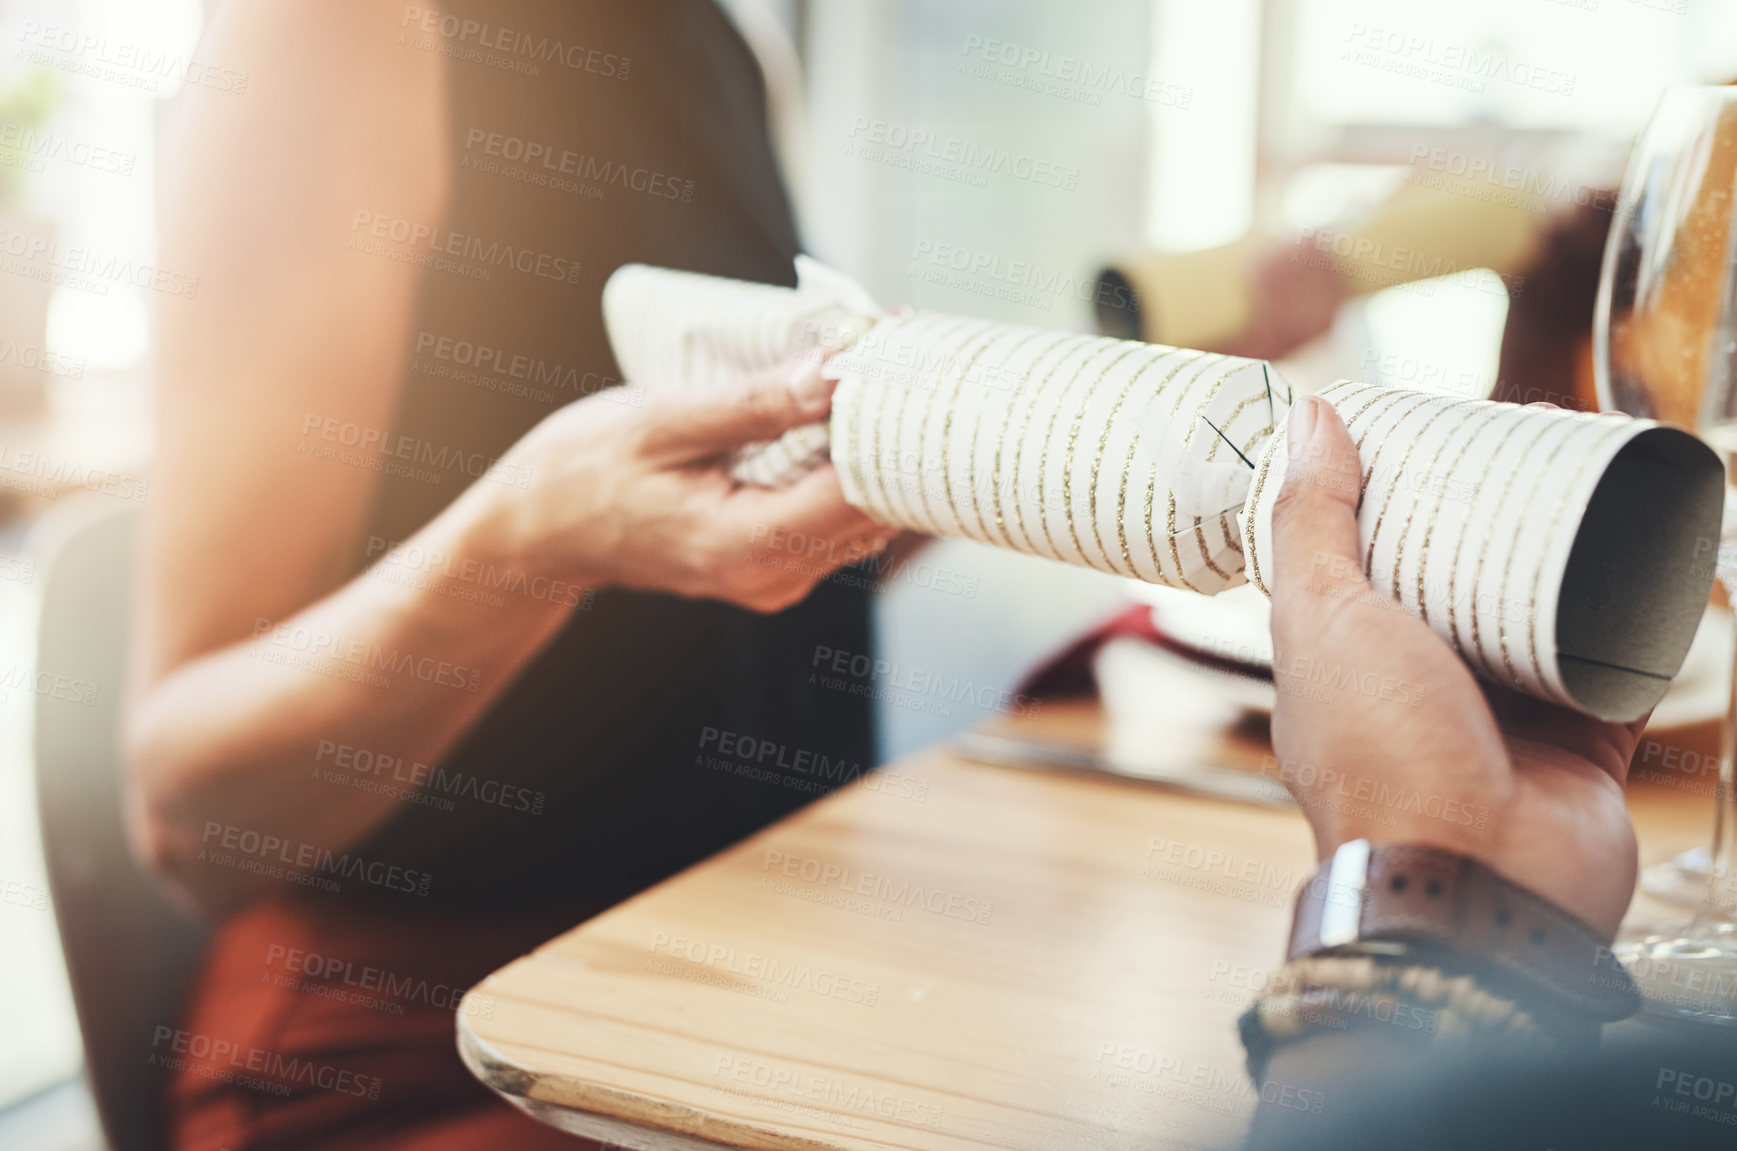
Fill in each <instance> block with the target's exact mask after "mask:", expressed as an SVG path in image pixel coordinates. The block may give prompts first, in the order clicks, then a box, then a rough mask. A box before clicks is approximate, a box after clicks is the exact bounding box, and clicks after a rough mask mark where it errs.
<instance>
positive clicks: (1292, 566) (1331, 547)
mask: <svg viewBox="0 0 1737 1151" xmlns="http://www.w3.org/2000/svg"><path fill="white" fill-rule="evenodd" d="M1285 438H1286V440H1287V445H1286V446H1287V449H1288V453H1289V454H1288V458H1287V460H1286V463H1285V483H1284V486H1283V487H1282V488H1280V489H1279V497H1278V499H1277V500H1276V501H1275V502H1274V504H1273V536H1272V538H1273V577H1274V578H1273V623H1274V627H1275V630H1280V629H1284V628H1288V627H1289V626H1293V625H1294V624H1296V623H1300V622H1301V621H1302V619H1303V618H1306V617H1307V616H1309V615H1312V614H1314V613H1313V612H1312V611H1311V610H1310V608H1311V607H1312V606H1319V605H1320V604H1321V603H1322V602H1323V601H1332V600H1337V601H1339V602H1344V601H1345V600H1347V599H1352V598H1355V597H1356V596H1358V595H1359V594H1361V593H1363V592H1366V591H1368V590H1369V579H1368V577H1367V576H1365V575H1364V573H1363V557H1362V549H1361V548H1360V547H1358V544H1357V505H1358V502H1359V501H1360V499H1361V498H1362V478H1363V465H1362V463H1361V462H1360V461H1359V460H1358V458H1357V445H1356V444H1354V443H1352V442H1351V433H1350V432H1348V431H1346V430H1345V423H1344V421H1343V420H1341V419H1340V418H1339V413H1338V412H1337V411H1335V410H1334V409H1333V405H1331V404H1329V403H1328V402H1327V401H1326V400H1323V399H1321V398H1320V397H1319V396H1304V397H1303V398H1302V399H1301V400H1298V401H1297V403H1296V405H1295V406H1293V407H1292V408H1291V414H1290V418H1289V422H1288V424H1287V427H1286V432H1285Z"/></svg>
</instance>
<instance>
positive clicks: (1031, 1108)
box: [458, 704, 1711, 1151]
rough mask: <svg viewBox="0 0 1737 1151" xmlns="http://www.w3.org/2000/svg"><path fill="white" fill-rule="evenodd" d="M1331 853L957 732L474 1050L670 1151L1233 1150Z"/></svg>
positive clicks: (501, 1013)
mask: <svg viewBox="0 0 1737 1151" xmlns="http://www.w3.org/2000/svg"><path fill="white" fill-rule="evenodd" d="M1098 724H1099V717H1098V713H1097V711H1096V707H1095V705H1094V704H1072V705H1060V706H1056V705H1052V706H1050V707H1049V708H1047V709H1046V711H1045V712H1044V714H1043V715H1041V716H1040V717H1038V718H1036V719H1032V720H1024V721H1021V722H1020V723H1017V724H1013V725H1011V730H1012V731H1013V732H1015V733H1017V734H1019V735H1022V736H1027V737H1036V738H1043V739H1050V740H1067V741H1072V742H1074V743H1077V744H1080V745H1083V746H1089V745H1090V744H1091V743H1092V742H1093V741H1094V740H1095V739H1096V737H1097V729H1098ZM1709 735H1710V733H1709V732H1698V733H1691V734H1690V736H1689V737H1688V738H1687V739H1686V740H1685V739H1678V740H1675V741H1673V742H1675V743H1678V744H1683V745H1685V746H1687V747H1689V748H1690V749H1691V750H1692V751H1694V753H1695V754H1700V753H1702V752H1704V751H1705V750H1706V741H1707V739H1708V737H1709ZM1231 758H1236V757H1235V756H1232V757H1231ZM1652 758H1653V759H1654V760H1656V761H1657V764H1658V765H1662V764H1663V762H1664V756H1663V755H1661V754H1657V753H1655V754H1654V756H1653V757H1652ZM1672 758H1673V759H1674V758H1676V757H1672ZM1695 762H1696V763H1698V761H1695ZM1649 779H1651V780H1652V782H1650V783H1643V784H1641V785H1639V786H1637V787H1636V788H1635V789H1633V791H1632V799H1631V802H1632V805H1633V807H1634V810H1635V812H1636V817H1637V822H1638V823H1639V824H1640V826H1641V828H1642V844H1643V847H1642V853H1643V860H1644V861H1645V862H1654V861H1656V860H1659V859H1663V858H1666V857H1668V856H1669V855H1671V854H1673V853H1675V852H1676V851H1679V850H1681V849H1683V848H1685V847H1688V846H1692V845H1694V844H1695V843H1697V842H1700V841H1702V840H1703V839H1704V838H1705V837H1706V835H1707V832H1708V829H1709V826H1710V821H1711V804H1710V803H1709V799H1708V794H1707V793H1706V792H1704V791H1701V790H1698V789H1697V787H1695V786H1691V785H1693V784H1697V783H1704V784H1706V785H1707V786H1710V784H1711V778H1710V777H1705V776H1701V775H1696V776H1693V777H1692V778H1691V777H1690V776H1687V775H1685V776H1684V778H1683V779H1682V780H1678V779H1676V778H1675V774H1672V773H1670V772H1669V771H1668V769H1665V768H1664V767H1662V766H1655V768H1654V769H1653V770H1652V771H1649ZM1661 781H1662V783H1663V784H1672V785H1674V786H1662V785H1661ZM1312 863H1313V853H1312V850H1311V848H1310V841H1309V836H1308V832H1307V829H1306V827H1305V825H1304V823H1303V820H1302V818H1301V816H1300V815H1298V814H1297V813H1296V812H1295V811H1284V810H1272V809H1262V808H1259V807H1254V806H1246V805H1239V804H1232V803H1226V802H1223V801H1218V800H1211V799H1202V798H1195V797H1191V796H1186V795H1180V794H1174V793H1169V792H1165V791H1160V790H1155V789H1152V788H1149V787H1146V786H1142V785H1139V784H1133V783H1127V782H1122V781H1118V780H1115V779H1095V778H1082V777H1079V776H1068V775H1059V774H1049V773H1038V772H1027V771H1019V770H1013V769H1009V768H1006V767H999V766H992V765H986V764H980V763H973V762H969V761H967V760H964V759H962V758H960V757H958V756H956V755H954V754H951V753H949V752H948V751H945V750H931V751H927V752H924V753H922V754H919V755H916V756H913V757H910V758H908V759H905V760H901V761H899V762H897V763H895V764H893V765H892V766H891V767H890V768H888V769H886V772H885V773H884V776H883V778H882V779H880V780H879V781H877V782H875V783H874V784H873V786H860V785H858V786H851V787H848V788H846V789H844V790H843V791H841V792H838V793H835V794H834V795H832V796H830V797H828V798H826V799H824V800H821V801H820V802H818V803H815V804H814V805H812V806H811V807H808V808H806V809H804V810H803V811H801V812H799V813H797V814H796V815H793V816H792V817H790V818H789V819H786V820H784V821H783V822H782V823H779V824H777V825H776V826H774V827H771V828H769V829H767V830H766V831H765V832H763V833H761V834H760V835H758V836H756V837H754V838H752V839H750V840H748V841H746V842H744V843H742V844H740V845H739V846H737V847H735V848H733V849H731V850H729V851H726V852H724V853H723V854H721V855H719V856H717V857H715V858H713V859H711V860H709V861H707V862H706V863H703V864H700V865H699V866H697V867H694V868H692V869H691V870H689V871H687V872H685V873H684V874H682V875H680V876H677V877H675V878H674V879H671V880H669V881H668V882H666V883H664V884H662V885H660V886H658V887H656V888H654V889H652V890H650V891H648V892H645V893H644V894H642V895H640V896H638V897H636V898H634V899H632V900H630V901H628V902H627V903H625V904H623V905H621V906H619V907H616V908H614V909H612V910H610V911H609V912H606V913H605V914H603V915H599V916H597V917H596V918H595V919H592V920H590V921H589V922H587V923H585V924H584V925H583V926H581V927H578V928H576V929H575V930H573V931H570V932H568V933H567V934H565V935H563V936H561V937H559V938H557V939H555V940H553V941H551V942H550V943H548V944H546V945H545V946H543V947H542V948H541V949H539V950H538V951H537V952H535V953H534V954H532V955H529V956H527V957H525V958H523V959H520V960H518V961H516V962H514V963H512V964H510V965H508V966H507V967H505V968H503V969H502V970H501V971H499V972H497V973H496V974H494V975H492V976H490V977H489V978H488V979H487V980H485V981H484V982H483V983H482V984H480V985H479V986H478V987H476V988H475V989H473V990H472V991H471V993H470V995H469V996H467V997H466V999H465V1001H464V1005H463V1007H462V1008H461V1011H460V1013H459V1016H458V1024H459V1047H460V1050H461V1052H462V1054H463V1056H464V1058H465V1060H466V1062H467V1063H468V1064H469V1066H470V1067H471V1069H472V1070H473V1071H474V1072H475V1073H476V1074H477V1075H478V1076H479V1077H480V1078H481V1079H482V1080H483V1081H484V1082H485V1083H487V1084H488V1085H489V1086H490V1087H492V1088H494V1090H496V1091H497V1092H499V1093H500V1094H501V1095H503V1096H504V1097H505V1098H507V1099H508V1100H510V1101H511V1102H513V1103H514V1104H516V1105H518V1106H520V1107H522V1108H524V1109H525V1110H526V1111H528V1112H529V1113H531V1114H532V1115H534V1116H536V1117H537V1118H539V1119H542V1120H543V1121H545V1122H548V1123H551V1124H553V1125H556V1126H558V1127H562V1128H564V1129H566V1130H570V1131H574V1132H578V1133H582V1134H586V1135H590V1136H592V1137H594V1138H599V1139H603V1140H605V1141H610V1142H614V1143H617V1144H620V1145H623V1146H627V1147H633V1148H640V1149H648V1151H649V1149H657V1151H662V1149H683V1151H690V1149H695V1148H717V1147H751V1148H762V1149H767V1151H796V1149H802V1151H815V1149H823V1148H824V1149H834V1148H836V1149H841V1151H869V1149H874V1151H887V1149H923V1151H965V1149H980V1148H986V1147H989V1148H1032V1149H1043V1151H1058V1149H1063V1148H1129V1149H1135V1148H1138V1149H1140V1151H1151V1149H1153V1148H1160V1147H1189V1146H1226V1145H1229V1144H1231V1143H1233V1142H1234V1140H1235V1139H1236V1138H1237V1136H1238V1135H1239V1134H1240V1132H1241V1130H1242V1128H1243V1127H1244V1125H1245V1124H1246V1121H1247V1117H1248V1115H1249V1113H1250V1111H1251V1109H1252V1107H1253V1105H1254V1103H1255V1101H1256V1098H1255V1091H1254V1088H1253V1087H1251V1086H1250V1084H1249V1083H1248V1079H1247V1076H1246V1075H1245V1074H1244V1073H1243V1063H1242V1051H1241V1047H1240V1045H1239V1044H1238V1041H1237V1038H1236V1034H1235V1030H1234V1027H1233V1020H1234V1019H1235V1018H1236V1016H1237V1015H1238V1014H1239V1013H1240V1012H1241V1011H1242V1010H1243V1008H1244V1007H1245V1006H1246V1005H1247V1003H1248V1001H1249V1000H1250V999H1251V998H1253V997H1254V995H1255V993H1256V991H1257V990H1258V989H1259V987H1260V985H1261V982H1262V980H1263V979H1264V978H1265V975H1266V973H1267V972H1270V971H1272V970H1273V969H1274V968H1275V967H1276V966H1277V965H1278V962H1279V958H1280V950H1281V940H1282V937H1283V934H1284V932H1285V929H1286V927H1287V926H1288V923H1289V906H1290V902H1291V897H1292V892H1293V891H1294V889H1295V888H1296V886H1297V885H1298V883H1299V882H1300V881H1301V880H1302V879H1303V878H1304V877H1305V876H1306V875H1307V874H1308V872H1309V870H1310V869H1311V866H1312ZM1667 910H1668V909H1662V908H1660V907H1658V906H1656V905H1653V904H1651V903H1650V901H1646V900H1640V901H1637V907H1636V914H1637V915H1640V916H1643V917H1650V918H1657V917H1659V916H1660V915H1661V914H1662V913H1665V912H1666V911H1667Z"/></svg>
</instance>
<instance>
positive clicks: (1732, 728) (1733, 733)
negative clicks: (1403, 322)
mask: <svg viewBox="0 0 1737 1151" xmlns="http://www.w3.org/2000/svg"><path fill="white" fill-rule="evenodd" d="M1734 192H1737V89H1733V88H1712V87H1680V88H1671V89H1669V90H1668V91H1666V93H1665V94H1664V96H1663V97H1662V98H1661V99H1660V101H1659V105H1658V107H1657V108H1656V109H1655V110H1654V112H1653V117H1652V119H1651V121H1649V122H1648V124H1647V128H1646V131H1645V132H1644V133H1643V134H1642V136H1641V138H1640V141H1639V143H1638V144H1637V145H1636V147H1635V151H1634V153H1633V155H1632V156H1631V157H1630V158H1629V166H1628V174H1627V176H1626V177H1625V178H1624V180H1623V187H1622V193H1621V196H1620V197H1619V198H1618V200H1617V207H1616V217H1615V219H1614V221H1613V222H1612V224H1611V230H1610V238H1609V240H1608V241H1607V242H1606V245H1605V250H1604V267H1603V271H1602V274H1601V276H1600V279H1599V287H1598V303H1597V312H1596V314H1595V317H1594V328H1593V358H1594V359H1593V362H1594V368H1595V371H1596V374H1597V379H1598V396H1599V402H1600V403H1601V404H1602V405H1603V406H1604V407H1605V408H1615V409H1618V410H1621V411H1625V412H1629V413H1631V414H1633V415H1637V416H1647V417H1650V418H1653V419H1658V420H1664V421H1666V422H1669V423H1673V424H1676V425H1678V426H1679V427H1685V428H1689V429H1691V430H1693V431H1695V432H1698V433H1699V434H1700V435H1701V436H1702V438H1703V439H1705V440H1706V441H1707V442H1708V443H1710V444H1711V445H1713V447H1714V449H1715V450H1717V451H1718V452H1719V453H1720V455H1721V456H1722V457H1723V458H1724V460H1725V466H1726V476H1727V487H1726V516H1725V523H1726V527H1725V531H1724V533H1723V535H1724V539H1723V540H1722V541H1721V544H1720V547H1719V548H1718V550H1717V554H1716V556H1715V557H1707V558H1715V559H1716V560H1717V564H1718V567H1717V571H1718V574H1719V577H1720V579H1721V580H1722V581H1723V582H1724V583H1725V585H1726V588H1727V590H1728V591H1731V592H1732V598H1733V601H1734V602H1737V564H1734V563H1733V562H1732V558H1733V556H1737V547H1734V546H1733V545H1732V540H1733V537H1734V534H1737V533H1733V530H1732V529H1733V527H1734V526H1737V515H1733V510H1734V509H1737V486H1734V485H1737V380H1734V378H1733V369H1734V368H1737V314H1734V307H1737V228H1734V227H1733V220H1734V218H1737V216H1734V212H1737V201H1734ZM1681 562H1694V561H1693V560H1691V559H1688V558H1687V557H1685V558H1684V559H1683V560H1682V561H1681ZM1702 562H1706V559H1705V558H1704V559H1703V561H1702ZM1734 766H1737V676H1734V678H1733V693H1732V696H1731V700H1730V704H1729V707H1728V710H1727V714H1726V717H1725V724H1724V729H1723V734H1722V738H1721V749H1720V762H1719V782H1718V786H1717V789H1716V801H1717V802H1716V810H1715V814H1714V821H1713V845H1712V849H1711V851H1710V852H1705V853H1704V852H1700V851H1694V852H1687V853H1685V854H1684V855H1683V856H1679V857H1678V858H1677V859H1676V860H1673V861H1671V862H1670V863H1667V864H1664V865H1661V867H1659V868H1655V869H1652V870H1651V871H1650V872H1649V874H1648V877H1647V882H1646V887H1647V889H1648V890H1659V889H1661V888H1664V889H1670V888H1673V887H1674V888H1676V889H1677V890H1679V891H1682V890H1689V891H1694V890H1695V889H1696V888H1698V889H1699V899H1698V902H1699V906H1698V908H1697V910H1696V912H1695V914H1694V916H1693V918H1691V919H1689V920H1688V921H1686V922H1677V923H1671V924H1654V925H1646V926H1642V927H1637V928H1628V929H1625V930H1624V931H1623V933H1622V934H1621V935H1619V936H1618V938H1617V943H1616V952H1617V955H1618V957H1619V958H1620V959H1621V960H1622V961H1623V963H1624V964H1625V965H1627V967H1628V969H1629V972H1630V974H1631V975H1633V976H1634V978H1635V982H1636V983H1637V984H1638V985H1639V986H1640V988H1641V991H1642V992H1643V993H1644V994H1645V995H1646V998H1647V1010H1648V1011H1650V1012H1653V1013H1656V1014H1663V1015H1668V1016H1675V1017H1679V1018H1688V1019H1694V1020H1698V1021H1702V1022H1709V1023H1723V1024H1737V821H1734V817H1737V811H1734V810H1733V808H1734V803H1737V800H1734V795H1737V789H1734V788H1733V779H1734V775H1733V770H1734ZM1660 893H1661V894H1667V893H1668V891H1660Z"/></svg>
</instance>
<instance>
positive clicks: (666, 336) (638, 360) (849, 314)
mask: <svg viewBox="0 0 1737 1151" xmlns="http://www.w3.org/2000/svg"><path fill="white" fill-rule="evenodd" d="M796 270H797V286H796V287H795V288H780V287H776V286H774V285H771V284H751V283H747V282H745V281H742V280H728V279H723V278H720V277H718V276H702V275H699V274H697V273H693V272H677V271H671V270H670V269H667V268H652V267H647V266H646V265H644V264H627V265H624V266H622V267H621V268H618V269H617V270H616V271H615V273H614V274H613V275H611V276H610V277H609V282H608V283H607V284H606V285H604V288H603V318H604V323H605V325H606V327H607V328H608V331H609V343H610V346H611V347H612V348H613V349H614V351H615V359H616V362H617V363H618V364H619V365H620V367H621V372H622V376H623V377H624V378H625V379H627V380H629V381H630V382H632V383H633V384H635V385H637V386H640V387H644V388H646V389H648V390H656V389H676V388H692V389H700V388H710V387H717V386H719V385H721V384H725V383H728V382H731V381H734V380H739V379H740V378H742V377H743V376H745V375H750V374H753V373H757V372H763V371H769V370H773V369H776V368H779V367H781V366H783V365H785V364H788V363H789V362H790V361H791V360H792V359H793V358H795V357H798V356H801V355H804V354H815V355H818V354H820V353H821V352H822V351H825V350H836V349H838V348H840V347H844V346H847V345H848V344H849V343H850V342H851V341H852V340H854V339H855V338H856V336H857V335H859V334H860V333H861V332H862V331H864V330H866V329H867V328H868V327H869V326H870V325H871V324H872V323H873V322H874V318H875V317H876V316H878V315H879V314H880V308H879V307H878V306H876V304H875V303H874V301H873V299H871V298H870V297H869V296H868V295H867V293H865V292H863V291H862V289H861V288H859V287H857V286H856V285H855V284H854V283H853V282H852V281H851V280H850V279H849V278H848V277H845V276H843V275H841V274H840V273H838V272H835V271H833V270H832V269H830V268H828V267H826V266H825V265H824V264H820V263H818V262H816V261H813V260H809V259H808V258H806V257H801V256H799V257H797V261H796ZM826 444H827V431H826V425H825V424H824V423H821V424H814V425H811V426H809V427H804V428H796V429H793V430H792V431H789V432H786V433H785V434H784V436H783V437H781V438H780V439H778V440H777V441H776V442H774V443H770V444H754V445H750V446H749V447H745V448H743V449H741V450H740V451H739V452H738V453H737V454H736V458H735V460H734V461H733V462H732V465H731V469H730V474H731V475H732V476H733V477H734V478H735V479H737V480H739V481H740V482H742V483H750V484H758V485H761V486H764V487H783V486H785V485H787V484H791V483H794V482H795V481H796V480H798V479H800V478H802V476H803V475H804V474H806V473H807V472H809V471H810V470H812V469H813V468H814V467H816V466H817V465H818V464H820V463H821V462H822V461H824V460H825V459H826Z"/></svg>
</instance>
